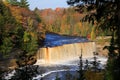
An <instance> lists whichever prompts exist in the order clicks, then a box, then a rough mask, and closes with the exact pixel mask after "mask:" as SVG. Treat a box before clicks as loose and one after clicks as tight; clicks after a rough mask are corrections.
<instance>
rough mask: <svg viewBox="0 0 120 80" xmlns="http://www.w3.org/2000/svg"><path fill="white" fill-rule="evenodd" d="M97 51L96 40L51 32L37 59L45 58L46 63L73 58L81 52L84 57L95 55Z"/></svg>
mask: <svg viewBox="0 0 120 80" xmlns="http://www.w3.org/2000/svg"><path fill="white" fill-rule="evenodd" d="M95 51H96V46H95V42H91V41H89V40H88V39H87V38H83V37H74V36H61V35H58V34H53V33H49V34H46V39H45V42H44V47H43V48H40V49H39V50H38V52H37V59H38V60H44V62H45V63H55V62H60V61H67V60H73V59H75V58H78V57H79V56H80V55H81V53H82V55H83V58H87V57H93V52H95Z"/></svg>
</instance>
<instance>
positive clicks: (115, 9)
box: [67, 0, 120, 80]
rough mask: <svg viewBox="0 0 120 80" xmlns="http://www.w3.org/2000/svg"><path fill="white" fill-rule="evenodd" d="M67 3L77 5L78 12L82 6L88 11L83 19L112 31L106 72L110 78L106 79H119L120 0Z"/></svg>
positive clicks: (72, 1)
mask: <svg viewBox="0 0 120 80" xmlns="http://www.w3.org/2000/svg"><path fill="white" fill-rule="evenodd" d="M67 3H68V5H75V6H76V7H77V9H76V10H77V11H79V12H83V11H82V10H83V7H84V8H86V9H87V11H88V12H87V14H86V16H85V17H84V18H83V21H89V22H92V23H93V24H96V25H97V27H98V28H101V29H103V30H106V29H108V30H110V31H111V32H112V34H111V36H112V39H111V45H110V46H109V53H108V54H109V58H108V64H107V65H108V66H107V72H106V73H107V76H111V75H112V76H111V77H112V78H110V77H107V78H106V80H119V79H120V77H119V76H118V75H119V74H120V69H119V67H120V66H119V63H120V62H119V61H120V6H119V5H120V0H68V1H67ZM78 3H82V4H78ZM94 22H96V23H94ZM113 34H114V35H115V36H113ZM115 50H117V52H115ZM116 54H117V55H116ZM113 55H114V56H113ZM109 73H110V74H109Z"/></svg>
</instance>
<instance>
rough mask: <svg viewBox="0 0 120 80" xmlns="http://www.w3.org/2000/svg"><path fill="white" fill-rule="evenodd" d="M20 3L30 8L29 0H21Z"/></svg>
mask: <svg viewBox="0 0 120 80" xmlns="http://www.w3.org/2000/svg"><path fill="white" fill-rule="evenodd" d="M19 4H20V6H21V7H24V8H29V4H28V2H27V0H20V3H19Z"/></svg>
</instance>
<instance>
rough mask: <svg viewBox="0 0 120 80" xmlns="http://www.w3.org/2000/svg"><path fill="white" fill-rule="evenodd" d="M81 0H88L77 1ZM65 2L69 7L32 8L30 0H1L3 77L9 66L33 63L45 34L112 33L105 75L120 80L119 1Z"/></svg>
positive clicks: (90, 36)
mask: <svg viewBox="0 0 120 80" xmlns="http://www.w3.org/2000/svg"><path fill="white" fill-rule="evenodd" d="M80 1H83V2H84V3H85V4H84V5H79V4H77V3H79V2H80ZM66 3H68V5H70V7H69V8H59V7H58V8H56V9H55V10H53V9H43V10H40V9H38V8H35V9H34V10H33V11H32V10H30V9H29V4H28V2H27V0H20V1H17V0H0V79H1V74H2V73H4V72H6V71H8V70H12V69H15V68H19V67H24V66H26V65H33V64H34V63H35V62H36V57H35V54H36V52H37V50H38V49H39V48H40V47H42V46H43V42H44V39H45V37H46V36H45V34H46V33H48V32H52V33H57V34H60V35H70V36H82V37H87V38H88V39H89V40H92V41H94V40H95V39H96V37H98V36H112V38H111V42H110V46H107V49H108V51H109V53H108V61H107V67H106V70H105V71H103V72H102V73H104V79H103V78H102V79H103V80H120V77H119V74H120V69H119V67H120V65H119V64H120V23H119V21H120V6H119V5H120V1H119V0H96V2H94V1H93V0H67V2H66ZM88 73H89V74H92V75H95V74H94V73H91V71H88ZM96 74H97V73H96ZM86 75H88V74H86ZM88 76H89V75H88ZM102 77H103V75H102ZM102 79H101V78H100V80H102ZM1 80H2V79H1ZM79 80H90V79H82V78H81V79H79ZM91 80H98V79H91Z"/></svg>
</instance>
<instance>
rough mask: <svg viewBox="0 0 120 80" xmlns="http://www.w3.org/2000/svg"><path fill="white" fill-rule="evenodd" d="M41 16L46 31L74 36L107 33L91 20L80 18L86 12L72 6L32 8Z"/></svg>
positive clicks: (107, 33)
mask: <svg viewBox="0 0 120 80" xmlns="http://www.w3.org/2000/svg"><path fill="white" fill-rule="evenodd" d="M34 11H35V12H36V13H38V15H39V16H40V17H41V20H42V23H43V24H44V28H45V29H46V31H48V32H55V33H59V34H65V35H76V36H89V37H91V38H94V37H96V36H101V35H104V36H105V35H109V34H110V32H109V31H108V30H105V31H102V30H100V29H99V28H97V27H96V25H93V24H92V22H91V23H89V22H84V21H82V18H83V17H84V16H85V15H86V14H88V13H87V12H86V11H85V10H84V13H79V12H78V11H75V9H74V8H72V7H71V8H67V9H65V8H56V9H55V10H52V9H44V10H39V9H37V8H36V9H35V10H34Z"/></svg>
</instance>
